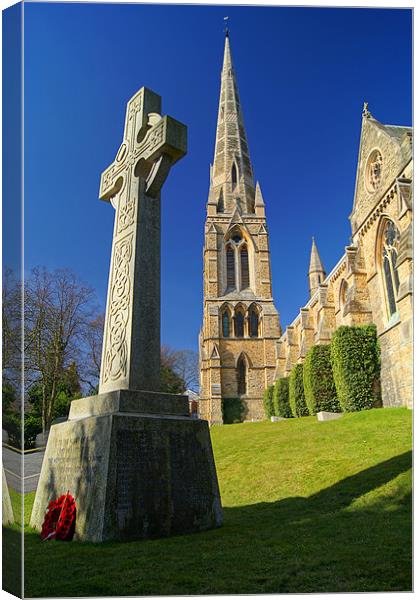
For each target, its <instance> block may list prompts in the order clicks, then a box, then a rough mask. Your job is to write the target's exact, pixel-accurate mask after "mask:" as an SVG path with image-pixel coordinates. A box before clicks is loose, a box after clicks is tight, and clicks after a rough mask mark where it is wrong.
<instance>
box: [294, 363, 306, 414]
mask: <svg viewBox="0 0 419 600" xmlns="http://www.w3.org/2000/svg"><path fill="white" fill-rule="evenodd" d="M289 388H290V390H289V398H290V406H291V411H292V414H293V415H294V417H305V416H307V415H308V414H309V413H308V408H307V404H306V401H305V398H304V382H303V365H302V364H297V365H295V366H294V367H293V369H292V371H291V375H290V382H289Z"/></svg>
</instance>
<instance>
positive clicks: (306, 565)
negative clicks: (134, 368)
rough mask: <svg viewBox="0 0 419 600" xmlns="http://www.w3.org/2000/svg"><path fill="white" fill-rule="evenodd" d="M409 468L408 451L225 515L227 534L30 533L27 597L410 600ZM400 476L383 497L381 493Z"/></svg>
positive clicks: (220, 532) (27, 539) (409, 453)
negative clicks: (77, 537) (402, 595)
mask: <svg viewBox="0 0 419 600" xmlns="http://www.w3.org/2000/svg"><path fill="white" fill-rule="evenodd" d="M410 467H411V452H406V453H404V454H401V455H399V456H396V457H394V458H391V459H389V460H387V461H384V462H382V463H379V464H377V465H375V466H373V467H370V468H368V469H365V470H364V471H362V472H360V473H357V474H356V475H353V476H350V477H347V478H346V479H343V480H342V481H340V482H338V483H336V484H334V485H332V486H330V487H328V488H326V489H324V490H321V491H320V492H318V493H316V494H314V495H312V496H310V497H308V498H301V497H295V498H286V499H283V500H278V501H276V502H272V503H260V504H254V505H248V506H240V507H232V508H225V509H224V514H225V525H224V527H222V528H221V529H217V530H212V531H208V532H205V533H200V534H194V535H187V536H178V537H171V538H166V539H161V540H152V541H141V542H130V543H126V544H114V543H107V544H102V545H99V544H81V543H72V544H65V543H61V544H60V543H46V544H42V545H41V542H40V540H39V536H38V534H34V533H32V532H28V533H27V534H26V536H25V538H26V551H25V554H26V571H25V573H26V578H27V579H26V589H25V592H26V594H27V595H29V596H45V595H49V596H63V595H67V596H69V595H71V596H89V595H96V596H98V595H154V594H159V595H168V594H210V593H212V594H217V593H218V594H220V593H224V594H230V593H253V594H255V593H267V592H271V593H272V592H275V593H286V592H288V593H290V592H295V593H297V592H357V591H370V592H373V591H396V590H397V591H408V590H411V587H412V580H411V490H410V479H409V477H408V474H407V473H406V472H407V471H408V470H409V469H410ZM402 474H405V475H403V476H402ZM399 476H400V477H399ZM396 477H397V478H398V479H397V482H393V483H392V485H391V486H389V487H388V489H386V491H385V493H384V492H383V490H381V492H380V493H378V491H377V489H378V488H381V486H383V485H385V484H387V483H389V482H392V481H393V480H394V479H395V478H396ZM367 493H368V494H369V496H368V500H367V501H363V499H362V496H364V495H365V494H367ZM354 502H355V504H354ZM52 560H53V561H54V572H55V574H56V575H55V576H54V578H51V561H52ZM86 564H88V565H89V568H88V573H89V576H88V577H86ZM60 574H63V575H62V576H60Z"/></svg>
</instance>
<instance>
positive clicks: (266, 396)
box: [263, 385, 274, 419]
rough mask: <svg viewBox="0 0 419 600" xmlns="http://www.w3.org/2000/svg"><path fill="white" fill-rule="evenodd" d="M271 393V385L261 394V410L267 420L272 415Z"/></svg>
mask: <svg viewBox="0 0 419 600" xmlns="http://www.w3.org/2000/svg"><path fill="white" fill-rule="evenodd" d="M273 392H274V386H273V385H270V386H269V387H267V388H266V390H265V391H264V392H263V408H264V409H265V415H266V418H267V419H270V418H271V417H272V416H273V415H274V404H273Z"/></svg>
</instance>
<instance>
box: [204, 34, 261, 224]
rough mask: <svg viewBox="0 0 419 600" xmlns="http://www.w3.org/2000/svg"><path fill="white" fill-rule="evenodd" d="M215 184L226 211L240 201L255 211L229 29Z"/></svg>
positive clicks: (244, 207) (244, 210) (244, 208)
mask: <svg viewBox="0 0 419 600" xmlns="http://www.w3.org/2000/svg"><path fill="white" fill-rule="evenodd" d="M211 187H212V188H213V189H212V191H213V194H214V195H215V197H216V198H217V199H218V197H219V196H220V194H222V196H223V208H224V211H225V212H227V213H228V212H232V211H233V210H234V208H235V207H236V205H237V206H238V207H239V210H240V211H241V212H242V213H252V212H254V201H255V187H254V180H253V171H252V165H251V162H250V157H249V148H248V145H247V138H246V131H245V128H244V122H243V115H242V110H241V105H240V98H239V92H238V87H237V81H236V75H235V72H234V67H233V61H232V58H231V49H230V37H229V35H228V33H226V37H225V44H224V60H223V68H222V71H221V90H220V101H219V107H218V120H217V133H216V141H215V152H214V164H213V168H212V181H211Z"/></svg>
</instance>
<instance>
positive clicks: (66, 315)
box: [25, 268, 93, 431]
mask: <svg viewBox="0 0 419 600" xmlns="http://www.w3.org/2000/svg"><path fill="white" fill-rule="evenodd" d="M92 297H93V291H92V290H91V289H90V288H89V287H86V286H84V285H83V284H82V283H81V282H80V281H79V280H78V278H77V276H76V275H75V274H74V273H72V272H71V271H69V270H65V269H59V270H57V271H54V272H52V273H51V272H49V271H47V270H46V269H41V268H36V269H33V271H32V273H31V275H30V277H29V278H28V280H27V282H26V284H25V368H26V380H27V383H28V384H29V385H30V384H31V383H33V382H34V381H37V382H38V383H39V384H40V386H41V389H42V427H43V430H44V431H45V430H46V429H47V428H48V427H49V425H50V424H51V420H52V418H53V410H54V404H55V401H56V399H57V393H58V385H59V383H60V379H61V378H62V375H63V372H64V369H65V368H66V367H67V366H68V365H69V363H70V362H71V361H75V362H76V363H78V364H79V363H80V348H81V347H83V343H84V339H85V332H86V327H87V324H88V322H89V320H91V304H90V303H91V300H92Z"/></svg>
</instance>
